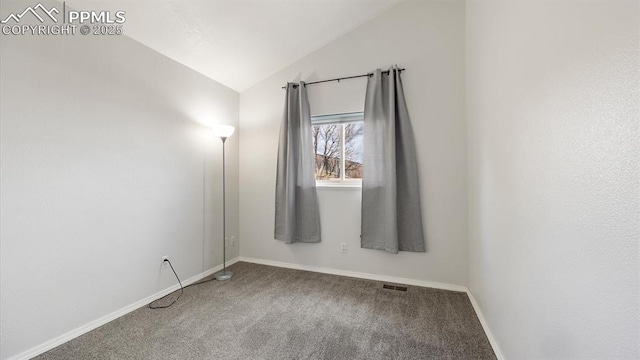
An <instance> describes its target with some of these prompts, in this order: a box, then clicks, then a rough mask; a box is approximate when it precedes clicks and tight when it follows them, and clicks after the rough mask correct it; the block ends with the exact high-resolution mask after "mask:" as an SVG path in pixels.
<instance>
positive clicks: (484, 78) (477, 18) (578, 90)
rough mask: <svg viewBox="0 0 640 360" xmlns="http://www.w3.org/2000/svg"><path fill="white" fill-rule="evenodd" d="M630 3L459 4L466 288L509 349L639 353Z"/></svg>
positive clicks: (527, 353)
mask: <svg viewBox="0 0 640 360" xmlns="http://www.w3.org/2000/svg"><path fill="white" fill-rule="evenodd" d="M638 14H639V8H638V2H637V1H475V0H471V1H468V3H467V23H466V25H467V28H466V36H467V100H468V102H467V117H468V122H469V128H470V135H469V139H470V146H469V154H470V180H469V184H470V191H469V194H470V230H471V231H470V250H469V252H470V289H471V292H472V294H473V295H474V296H475V298H476V299H477V300H478V302H479V304H480V307H481V309H482V311H483V313H484V315H485V317H486V319H487V321H488V324H489V327H490V328H491V330H492V332H493V334H494V336H495V337H496V339H497V341H498V343H499V345H500V347H501V348H502V351H503V353H504V355H505V356H506V358H508V359H638V358H639V357H640V354H639V351H638V344H639V343H640V338H639V336H638V326H639V323H640V318H639V312H638V307H639V304H640V299H639V298H638V290H639V289H638V278H639V273H638V270H639V265H640V264H639V260H638V259H639V257H640V256H639V253H638V241H639V240H638V239H639V238H640V231H639V222H640V205H639V201H640V182H639V173H638V160H639V158H640V154H639V144H640V142H639V140H640V139H639V131H638V126H639V120H638V119H639V115H640V114H639V111H638V109H639V105H640V104H639V99H640V98H639V95H640V93H639V86H638V76H639V72H638V69H639V64H640V61H639V60H640V59H639V57H638V34H639V28H638V26H639V17H638Z"/></svg>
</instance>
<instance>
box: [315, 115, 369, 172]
mask: <svg viewBox="0 0 640 360" xmlns="http://www.w3.org/2000/svg"><path fill="white" fill-rule="evenodd" d="M357 115H360V119H361V113H359V114H357ZM325 117H327V116H325ZM335 117H336V120H340V115H335ZM363 130H364V129H363V122H362V121H351V122H344V123H331V119H329V120H327V119H325V120H324V121H323V122H322V123H320V124H317V125H313V133H312V135H313V150H314V153H315V157H316V159H315V160H316V168H315V173H316V180H334V181H336V180H341V181H342V180H350V179H362V136H363ZM343 159H344V160H343Z"/></svg>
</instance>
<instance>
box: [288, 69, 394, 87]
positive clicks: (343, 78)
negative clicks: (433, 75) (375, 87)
mask: <svg viewBox="0 0 640 360" xmlns="http://www.w3.org/2000/svg"><path fill="white" fill-rule="evenodd" d="M402 71H404V69H398V72H402ZM382 73H383V74H388V73H389V70H385V71H383V72H382ZM365 76H367V77H369V76H373V73H368V74H362V75H354V76H345V77H339V78H335V79H327V80H318V81H312V82H308V83H305V86H306V85H313V84H321V83H326V82H330V81H337V82H340V80H349V79H356V78H361V77H365ZM297 86H298V85H297V84H295V85H294V86H293V88H294V89H295V88H296V87H297ZM282 88H283V89H286V88H287V87H286V86H283V87H282Z"/></svg>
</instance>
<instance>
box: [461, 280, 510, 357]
mask: <svg viewBox="0 0 640 360" xmlns="http://www.w3.org/2000/svg"><path fill="white" fill-rule="evenodd" d="M467 295H468V296H469V301H471V305H472V306H473V310H475V311H476V316H478V320H480V324H481V325H482V328H483V329H484V333H485V334H486V335H487V339H489V344H491V347H492V348H493V352H494V353H495V354H496V358H498V360H506V358H505V357H504V355H503V354H502V350H500V346H498V342H497V341H496V339H495V338H494V337H493V334H492V333H491V330H489V325H488V324H487V322H486V320H485V319H484V315H483V314H482V310H480V306H479V305H478V302H477V301H476V298H474V297H473V295H472V294H471V291H470V290H469V289H467Z"/></svg>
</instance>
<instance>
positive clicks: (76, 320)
mask: <svg viewBox="0 0 640 360" xmlns="http://www.w3.org/2000/svg"><path fill="white" fill-rule="evenodd" d="M24 6H25V3H24V2H5V1H3V2H2V9H1V10H2V11H1V13H2V14H7V13H8V12H10V11H12V10H15V9H13V8H12V7H19V8H24ZM125 33H126V25H125ZM0 54H1V55H0V57H1V58H0V60H1V68H0V76H1V78H2V81H1V92H2V96H1V98H0V101H1V106H0V108H1V112H0V117H1V128H2V131H1V136H0V139H1V166H0V174H1V177H2V182H1V192H2V196H1V212H2V218H1V230H0V235H1V242H0V247H1V250H0V254H1V255H0V256H1V257H0V276H1V281H0V283H1V289H0V293H1V295H0V296H1V313H0V314H1V318H2V322H1V327H0V333H1V346H0V353H1V355H0V358H2V359H7V358H9V357H12V356H14V355H16V354H18V353H21V352H23V351H26V350H28V349H31V348H33V347H35V346H37V345H40V344H42V343H45V342H47V341H49V340H51V339H54V338H56V337H58V336H60V335H62V334H64V333H66V332H68V331H71V330H73V329H76V328H78V327H80V326H82V325H85V324H87V323H89V322H91V321H94V320H96V319H98V318H100V317H102V316H105V315H107V314H109V313H112V312H114V311H116V310H118V309H120V308H123V307H125V306H127V305H129V304H132V303H135V302H136V301H139V300H141V299H144V298H145V297H148V296H150V295H152V294H154V293H156V292H158V291H160V290H162V289H165V288H167V287H169V286H170V285H173V284H175V279H174V277H173V274H172V273H171V270H169V269H166V270H161V269H160V258H161V256H163V255H169V256H170V258H171V259H172V262H173V264H174V266H175V268H176V270H177V272H178V274H179V275H180V277H181V278H182V279H187V278H189V277H192V276H194V275H196V274H199V273H201V272H202V271H204V270H208V269H210V268H212V267H214V266H216V265H218V264H221V262H222V254H221V247H222V242H221V236H220V235H219V234H220V231H221V220H220V209H219V206H220V204H221V198H220V196H221V190H220V187H221V180H220V175H221V173H220V171H221V170H220V169H221V160H220V159H221V155H222V154H221V144H220V140H219V139H214V138H213V136H212V135H211V134H210V131H209V130H207V128H205V127H204V126H202V125H200V124H199V122H201V121H202V122H205V121H211V122H212V123H214V122H219V123H230V124H235V125H237V121H238V98H239V96H238V94H237V93H236V92H234V91H232V90H230V89H228V88H226V87H224V86H222V85H220V84H218V83H216V82H214V81H212V80H210V79H207V78H205V77H204V76H202V75H200V74H198V73H196V72H194V71H192V70H190V69H188V68H186V67H184V66H182V65H179V64H177V63H175V62H174V61H172V60H169V59H168V58H165V57H163V56H161V55H159V54H157V53H155V52H154V51H152V50H151V49H149V48H146V47H144V46H142V45H140V44H139V43H137V42H135V41H133V40H131V39H129V38H127V37H124V36H121V37H118V36H115V37H98V36H86V37H83V36H82V35H77V36H75V37H66V36H58V37H56V36H23V37H13V36H2V39H1V43H0ZM227 146H228V149H229V151H228V154H229V155H230V156H229V163H228V164H229V170H230V171H229V181H228V184H229V187H230V194H229V196H228V200H229V201H228V204H229V213H230V216H229V228H230V233H231V234H234V233H235V234H238V232H237V229H238V208H237V196H238V195H237V183H238V168H237V161H238V137H237V136H234V137H232V138H230V140H229V141H228V145H227ZM203 165H204V166H206V171H203V169H204V167H203ZM205 200H206V211H204V212H203V206H204V204H203V201H205ZM205 217H206V218H205ZM203 247H204V252H203ZM230 252H231V254H230V256H228V258H233V257H235V256H237V247H236V248H232V249H231V251H230Z"/></svg>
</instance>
